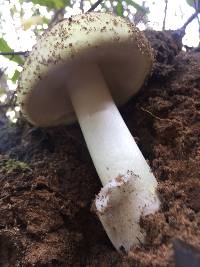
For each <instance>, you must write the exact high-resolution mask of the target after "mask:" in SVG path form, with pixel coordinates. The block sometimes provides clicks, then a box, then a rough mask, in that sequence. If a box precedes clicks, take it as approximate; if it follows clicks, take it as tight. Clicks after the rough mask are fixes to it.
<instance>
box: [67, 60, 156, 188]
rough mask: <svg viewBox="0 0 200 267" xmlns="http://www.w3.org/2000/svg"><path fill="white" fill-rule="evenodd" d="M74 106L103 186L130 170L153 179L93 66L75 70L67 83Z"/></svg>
mask: <svg viewBox="0 0 200 267" xmlns="http://www.w3.org/2000/svg"><path fill="white" fill-rule="evenodd" d="M68 86H69V88H70V95H71V101H72V104H73V107H74V109H75V112H76V115H77V117H78V121H79V124H80V126H81V129H82V132H83V135H84V138H85V141H86V143H87V147H88V150H89V152H90V155H91V157H92V160H93V162H94V165H95V168H96V170H97V173H98V175H99V177H100V179H101V182H102V184H103V185H105V184H107V183H108V181H109V180H111V179H113V178H115V177H117V176H119V175H126V174H127V171H133V172H134V173H135V174H137V175H139V176H141V177H142V178H143V179H144V180H147V181H148V180H151V179H152V178H153V180H154V179H155V178H154V176H153V174H152V172H151V171H150V168H149V166H148V164H147V162H146V161H145V159H144V157H143V155H142V153H141V151H140V150H139V148H138V146H137V144H136V142H135V140H134V138H133V137H132V135H131V134H130V132H129V130H128V128H127V126H126V124H125V123H124V121H123V119H122V117H121V114H120V113H119V111H118V109H117V107H116V105H115V103H114V101H113V99H112V96H111V94H110V92H109V89H108V88H107V85H106V83H105V80H104V78H103V76H102V74H101V71H100V70H99V68H98V66H97V65H95V64H88V65H87V66H82V68H81V67H80V68H77V69H76V72H75V74H74V76H73V74H72V75H71V76H70V81H68Z"/></svg>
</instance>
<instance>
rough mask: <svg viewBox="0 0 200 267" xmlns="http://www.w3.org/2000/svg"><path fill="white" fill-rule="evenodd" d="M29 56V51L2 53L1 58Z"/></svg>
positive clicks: (0, 53)
mask: <svg viewBox="0 0 200 267" xmlns="http://www.w3.org/2000/svg"><path fill="white" fill-rule="evenodd" d="M28 54H29V51H18V52H15V51H13V52H0V56H15V55H21V56H24V57H27V56H28Z"/></svg>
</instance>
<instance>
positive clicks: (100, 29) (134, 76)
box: [18, 12, 153, 126]
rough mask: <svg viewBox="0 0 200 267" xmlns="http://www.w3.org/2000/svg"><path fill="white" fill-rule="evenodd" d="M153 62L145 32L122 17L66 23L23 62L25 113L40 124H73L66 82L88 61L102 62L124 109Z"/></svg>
mask: <svg viewBox="0 0 200 267" xmlns="http://www.w3.org/2000/svg"><path fill="white" fill-rule="evenodd" d="M152 59H153V57H152V50H151V48H150V46H149V43H148V41H147V40H146V38H145V37H144V35H143V33H141V32H140V31H139V30H138V29H137V28H136V27H135V26H134V25H132V24H130V23H128V22H127V21H126V20H125V19H123V18H121V17H117V16H115V15H113V14H110V13H98V12H91V13H86V14H83V15H77V16H74V17H72V18H70V19H65V20H63V21H61V22H59V23H58V24H56V25H55V26H54V27H53V28H52V29H50V30H48V31H46V32H45V33H44V34H43V35H42V36H41V38H40V39H39V40H38V42H37V44H36V45H35V46H34V47H33V50H32V52H31V53H30V55H29V57H28V59H27V60H26V62H25V64H24V69H23V71H22V73H21V77H20V80H19V87H18V103H19V105H20V106H21V110H22V114H23V115H24V116H25V117H26V118H27V120H28V121H29V122H31V123H32V124H35V125H38V126H54V125H59V124H70V123H73V122H75V121H76V115H75V113H74V110H73V107H72V104H71V101H70V97H69V96H68V94H67V90H66V87H67V80H68V79H70V71H71V66H73V69H75V68H74V66H75V64H79V63H80V62H90V61H91V62H93V63H94V62H95V63H96V64H98V66H99V68H100V70H101V72H102V75H103V77H104V79H105V81H106V83H107V86H108V87H109V89H110V92H111V95H112V97H113V99H114V101H115V103H116V104H117V105H123V104H124V103H126V102H127V101H128V100H129V99H130V98H131V96H132V95H134V94H135V93H136V92H137V91H138V90H139V89H140V87H141V86H142V84H143V82H144V80H145V78H146V76H147V75H148V73H149V72H150V70H151V66H152V61H153V60H152ZM77 79H78V73H77Z"/></svg>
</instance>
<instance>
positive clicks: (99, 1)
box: [87, 0, 103, 12]
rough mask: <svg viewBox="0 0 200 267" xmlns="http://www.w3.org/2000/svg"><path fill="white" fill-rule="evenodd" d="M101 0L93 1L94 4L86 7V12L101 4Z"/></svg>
mask: <svg viewBox="0 0 200 267" xmlns="http://www.w3.org/2000/svg"><path fill="white" fill-rule="evenodd" d="M101 2H103V0H98V1H96V3H94V4H93V5H92V6H91V7H90V9H88V11H87V12H91V11H93V10H94V9H95V8H97V7H98V6H99V5H100V4H101Z"/></svg>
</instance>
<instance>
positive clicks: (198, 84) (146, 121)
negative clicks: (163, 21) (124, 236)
mask: <svg viewBox="0 0 200 267" xmlns="http://www.w3.org/2000/svg"><path fill="white" fill-rule="evenodd" d="M146 36H147V37H148V39H149V40H150V42H151V44H152V46H153V47H154V49H155V53H156V60H155V64H154V70H153V73H152V77H151V78H150V79H149V80H148V82H147V84H146V85H145V86H144V87H143V88H142V90H141V91H140V93H139V94H138V95H137V96H136V97H134V98H133V99H131V100H130V101H129V103H127V105H126V106H124V107H122V108H121V109H120V111H121V114H122V116H123V118H124V120H125V122H126V124H127V126H128V128H129V129H130V131H131V133H132V135H133V136H134V137H135V139H136V141H137V143H138V146H139V147H140V149H141V151H142V153H143V154H144V156H145V158H146V159H147V160H148V161H149V164H150V166H151V168H152V170H153V172H154V173H155V175H156V177H157V179H158V181H159V189H158V190H159V195H160V199H161V202H162V205H161V210H160V211H159V212H158V213H156V214H154V215H150V216H147V217H145V218H142V219H141V225H142V226H143V227H144V228H145V229H146V231H147V242H146V244H145V245H143V246H142V247H140V248H139V247H138V248H135V249H132V250H131V251H130V252H129V254H128V255H125V254H119V253H117V252H116V251H115V249H114V248H113V246H112V244H111V243H110V241H109V239H108V237H107V236H106V234H105V232H104V229H103V227H102V225H101V223H100V222H99V220H98V219H97V217H96V216H95V214H93V213H92V212H91V204H92V201H93V200H94V198H95V194H97V193H98V192H99V191H100V188H101V183H100V181H99V179H98V176H97V174H96V171H95V169H94V166H93V164H92V161H91V159H90V156H89V153H88V151H87V147H86V145H85V142H84V139H83V136H82V134H81V130H80V128H79V126H78V125H73V126H70V127H69V126H63V127H57V128H54V129H39V128H34V127H31V126H30V125H28V124H27V123H26V122H24V121H23V120H22V119H20V120H19V121H18V123H17V124H16V125H10V124H6V123H1V125H0V128H1V129H0V266H2V267H15V266H22V267H29V266H30V267H31V266H42V267H44V266H45V267H46V266H49V267H57V266H59V267H64V266H75V267H79V266H80V267H111V266H115V267H134V266H139V267H140V266H141V267H151V266H153V267H154V266H155V267H164V266H175V261H174V256H173V246H172V244H173V240H175V239H176V238H178V239H181V240H184V241H186V242H187V243H189V244H191V245H193V246H194V247H195V248H200V190H199V188H200V164H199V162H200V53H198V52H181V43H180V40H179V39H178V38H177V36H176V34H175V33H174V32H166V33H163V32H150V31H149V32H146ZM133 75H134V74H133Z"/></svg>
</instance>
